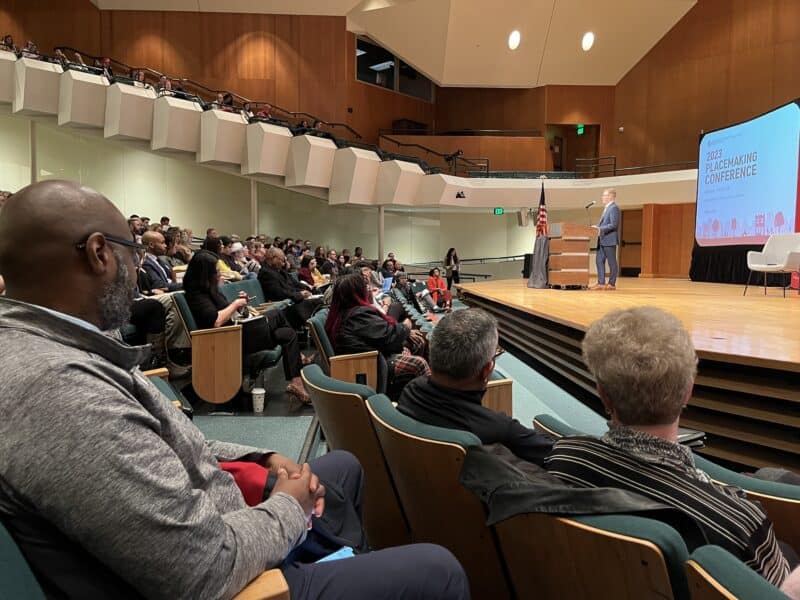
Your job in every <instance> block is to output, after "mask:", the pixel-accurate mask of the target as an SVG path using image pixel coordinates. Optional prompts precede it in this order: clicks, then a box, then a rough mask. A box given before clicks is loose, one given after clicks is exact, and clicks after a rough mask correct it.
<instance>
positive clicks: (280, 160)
mask: <svg viewBox="0 0 800 600" xmlns="http://www.w3.org/2000/svg"><path fill="white" fill-rule="evenodd" d="M291 141H292V132H291V131H289V129H288V128H286V127H281V126H279V125H273V124H272V123H250V125H248V126H247V149H246V151H245V156H244V160H243V161H242V175H277V176H279V177H283V176H284V175H286V157H287V156H288V155H289V144H290V143H291Z"/></svg>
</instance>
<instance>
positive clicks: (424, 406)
mask: <svg viewBox="0 0 800 600" xmlns="http://www.w3.org/2000/svg"><path fill="white" fill-rule="evenodd" d="M497 341H498V336H497V321H495V319H494V317H492V316H491V315H490V314H489V313H487V312H485V311H482V310H480V309H477V308H469V309H466V310H457V311H455V312H452V313H450V314H448V315H445V316H444V317H442V318H441V319H439V322H438V323H437V324H436V327H434V329H433V332H432V333H431V334H430V335H429V336H428V342H429V344H430V350H429V359H428V363H429V364H430V367H431V375H430V377H418V378H417V379H415V380H413V381H412V382H411V383H409V384H408V385H406V387H405V388H404V389H403V393H402V394H401V395H400V400H399V403H398V407H397V408H398V409H399V410H400V412H402V413H404V414H406V415H408V416H409V417H411V418H413V419H416V420H417V421H422V422H423V423H427V424H428V425H435V426H436V427H447V428H449V429H460V430H462V431H470V432H472V433H473V434H475V435H476V436H477V437H478V438H480V440H481V443H482V444H503V445H504V446H505V447H506V448H508V449H509V450H511V452H513V453H514V454H515V455H517V456H518V457H519V458H521V459H523V460H526V461H528V462H532V463H535V464H537V465H539V466H543V464H544V457H545V456H546V455H547V453H548V452H550V449H551V448H552V447H553V441H552V440H551V439H550V438H548V437H546V436H543V435H541V434H539V433H537V432H536V431H534V430H533V429H528V428H527V427H525V426H523V425H522V424H521V423H520V422H519V421H517V420H516V419H513V418H511V417H509V416H508V415H504V414H503V413H499V412H497V411H494V410H492V409H490V408H485V407H484V406H482V405H481V400H482V398H483V394H484V392H485V391H486V385H487V383H488V382H489V378H490V377H491V375H492V372H493V371H494V368H495V362H496V360H497V358H498V357H499V356H500V355H501V354H502V353H503V349H502V348H499V347H498V346H497Z"/></svg>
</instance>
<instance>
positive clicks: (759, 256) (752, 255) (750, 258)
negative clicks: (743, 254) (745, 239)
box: [747, 250, 767, 264]
mask: <svg viewBox="0 0 800 600" xmlns="http://www.w3.org/2000/svg"><path fill="white" fill-rule="evenodd" d="M766 258H767V257H766V255H765V254H764V253H763V252H759V251H758V250H749V251H748V252H747V264H750V263H751V262H755V263H757V262H760V261H765V260H766Z"/></svg>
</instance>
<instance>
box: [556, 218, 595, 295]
mask: <svg viewBox="0 0 800 600" xmlns="http://www.w3.org/2000/svg"><path fill="white" fill-rule="evenodd" d="M594 235H597V230H596V229H594V228H593V227H588V226H587V225H578V224H577V223H552V224H551V225H550V227H549V233H548V234H547V237H549V238H550V256H549V258H548V261H547V283H548V284H550V286H551V287H561V288H562V289H563V288H565V287H567V286H580V287H589V244H590V242H591V238H592V236H594Z"/></svg>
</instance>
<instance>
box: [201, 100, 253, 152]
mask: <svg viewBox="0 0 800 600" xmlns="http://www.w3.org/2000/svg"><path fill="white" fill-rule="evenodd" d="M246 132H247V120H246V119H245V118H244V117H243V116H242V115H241V114H239V113H232V112H226V111H224V110H216V109H215V110H207V111H206V112H204V113H203V115H202V116H201V117H200V152H198V153H197V162H200V163H224V164H234V165H240V164H242V162H244V161H243V155H244V150H245V134H246Z"/></svg>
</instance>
